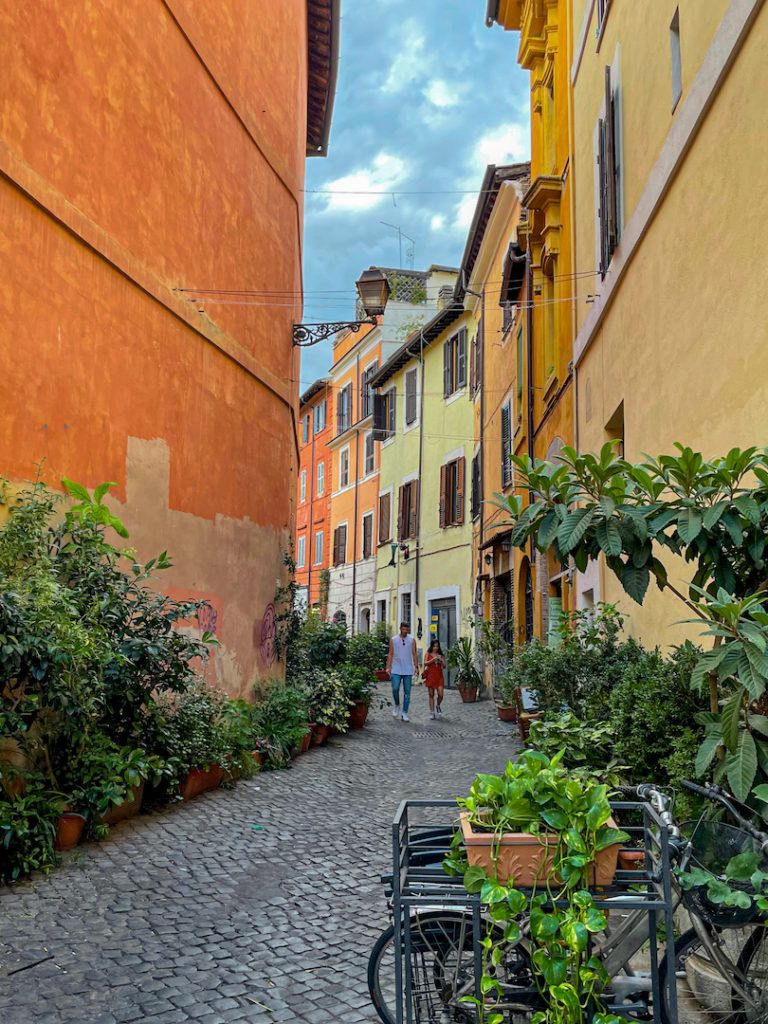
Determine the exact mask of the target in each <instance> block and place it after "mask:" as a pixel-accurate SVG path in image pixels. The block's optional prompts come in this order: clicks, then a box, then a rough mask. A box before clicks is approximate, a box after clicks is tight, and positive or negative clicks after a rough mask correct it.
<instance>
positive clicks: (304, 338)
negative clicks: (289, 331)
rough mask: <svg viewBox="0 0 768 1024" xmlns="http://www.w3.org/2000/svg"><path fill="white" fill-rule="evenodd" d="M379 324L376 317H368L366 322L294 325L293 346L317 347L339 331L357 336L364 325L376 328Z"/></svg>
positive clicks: (341, 321)
mask: <svg viewBox="0 0 768 1024" xmlns="http://www.w3.org/2000/svg"><path fill="white" fill-rule="evenodd" d="M377 323H378V321H377V319H376V317H375V316H367V317H366V318H365V319H364V320H338V321H329V322H328V323H322V324H294V325H293V344H294V345H296V346H298V347H299V348H308V347H309V346H310V345H317V343H318V342H320V341H325V340H326V338H330V337H331V336H332V335H334V334H338V333H339V331H344V330H347V331H352V333H353V334H356V333H357V332H358V331H359V330H360V328H361V327H362V326H363V325H364V324H372V325H373V326H374V327H375V326H376V324H377Z"/></svg>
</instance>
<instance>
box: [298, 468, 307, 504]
mask: <svg viewBox="0 0 768 1024" xmlns="http://www.w3.org/2000/svg"><path fill="white" fill-rule="evenodd" d="M306 500H307V471H306V469H302V471H301V475H300V476H299V501H300V502H301V504H302V505H303V504H304V502H305V501H306Z"/></svg>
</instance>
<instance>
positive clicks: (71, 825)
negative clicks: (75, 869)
mask: <svg viewBox="0 0 768 1024" xmlns="http://www.w3.org/2000/svg"><path fill="white" fill-rule="evenodd" d="M84 828H85V818H84V817H83V815H82V814H75V813H74V812H72V811H66V812H65V813H64V814H62V816H61V817H60V818H59V820H58V821H57V822H56V842H55V843H54V846H55V847H56V849H57V850H72V849H74V847H75V846H77V844H78V843H79V842H80V839H81V837H82V835H83V829H84Z"/></svg>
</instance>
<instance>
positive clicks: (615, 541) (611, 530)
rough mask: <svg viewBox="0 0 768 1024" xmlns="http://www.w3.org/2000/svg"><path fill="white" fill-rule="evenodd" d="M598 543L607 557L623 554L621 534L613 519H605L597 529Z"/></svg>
mask: <svg viewBox="0 0 768 1024" xmlns="http://www.w3.org/2000/svg"><path fill="white" fill-rule="evenodd" d="M595 536H596V537H597V543H598V544H599V545H600V547H601V548H602V549H603V551H604V552H605V553H606V554H607V555H614V556H615V555H620V554H621V547H622V545H621V534H620V533H619V527H618V526H617V525H616V523H615V521H614V520H613V519H604V520H602V521H601V522H599V523H598V524H597V526H596V527H595Z"/></svg>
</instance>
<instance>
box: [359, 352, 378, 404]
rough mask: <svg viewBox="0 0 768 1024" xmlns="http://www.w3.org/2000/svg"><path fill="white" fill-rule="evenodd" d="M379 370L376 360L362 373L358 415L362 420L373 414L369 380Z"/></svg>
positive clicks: (371, 389)
mask: <svg viewBox="0 0 768 1024" xmlns="http://www.w3.org/2000/svg"><path fill="white" fill-rule="evenodd" d="M378 369H379V361H378V359H377V360H376V362H374V363H373V364H372V365H371V366H369V367H368V369H367V370H366V371H365V372H364V373H363V379H362V381H361V384H360V408H361V412H360V415H361V417H362V418H363V419H365V417H366V416H370V415H371V413H372V412H373V388H372V387H371V378H372V377H374V376H375V375H376V373H377V371H378Z"/></svg>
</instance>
